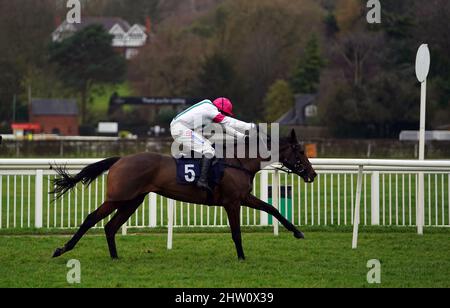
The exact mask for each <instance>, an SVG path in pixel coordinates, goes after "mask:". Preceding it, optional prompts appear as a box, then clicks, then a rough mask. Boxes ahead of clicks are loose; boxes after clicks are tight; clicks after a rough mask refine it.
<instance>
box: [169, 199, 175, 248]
mask: <svg viewBox="0 0 450 308" xmlns="http://www.w3.org/2000/svg"><path fill="white" fill-rule="evenodd" d="M168 203H169V204H168V206H169V209H168V211H167V215H168V216H169V217H168V229H169V231H168V234H167V249H168V250H172V248H173V208H174V201H173V200H172V199H169V201H168Z"/></svg>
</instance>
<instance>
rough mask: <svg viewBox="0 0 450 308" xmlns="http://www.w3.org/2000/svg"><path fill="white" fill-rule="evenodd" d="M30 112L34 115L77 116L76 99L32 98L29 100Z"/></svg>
mask: <svg viewBox="0 0 450 308" xmlns="http://www.w3.org/2000/svg"><path fill="white" fill-rule="evenodd" d="M31 113H32V114H33V115H35V116H36V115H38V116H39V115H60V116H77V115H78V106H77V102H76V100H73V99H72V100H65V99H33V100H32V101H31Z"/></svg>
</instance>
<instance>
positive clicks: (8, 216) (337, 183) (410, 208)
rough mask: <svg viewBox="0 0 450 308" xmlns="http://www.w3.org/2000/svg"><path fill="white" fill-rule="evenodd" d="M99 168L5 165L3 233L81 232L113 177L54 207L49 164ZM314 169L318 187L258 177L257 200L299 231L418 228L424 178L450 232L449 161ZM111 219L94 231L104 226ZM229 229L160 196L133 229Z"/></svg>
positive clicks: (439, 222) (430, 222)
mask: <svg viewBox="0 0 450 308" xmlns="http://www.w3.org/2000/svg"><path fill="white" fill-rule="evenodd" d="M96 161H98V160H85V159H82V160H79V159H77V160H51V159H44V160H35V159H31V160H28V159H24V160H21V159H3V160H0V229H19V228H47V229H70V228H76V227H78V226H79V225H80V224H81V223H82V221H83V220H84V218H85V217H86V216H87V215H88V214H89V213H91V212H92V211H94V210H95V209H96V208H97V207H98V206H100V205H101V204H102V203H103V201H104V200H105V192H106V179H107V175H103V176H101V177H99V178H98V179H97V180H96V181H95V182H94V183H92V185H91V186H89V187H88V188H84V187H82V186H81V185H79V186H77V188H76V189H75V190H74V191H72V192H69V193H67V194H66V195H65V196H64V197H63V198H61V199H60V200H58V201H54V200H53V198H54V195H52V194H50V192H51V191H52V189H53V187H52V180H53V179H54V178H55V177H56V174H55V172H54V171H53V170H50V168H49V164H50V163H52V164H54V163H56V164H61V165H66V166H67V168H68V169H69V170H70V172H71V173H74V174H76V173H78V172H79V171H80V170H81V169H82V168H83V167H84V166H86V165H88V164H91V163H94V162H96ZM312 163H313V165H314V167H315V169H316V171H317V172H318V174H319V176H318V177H317V179H316V181H315V182H314V183H313V184H305V183H304V182H303V181H302V180H301V179H300V178H299V177H298V176H296V175H293V174H287V173H283V172H280V171H278V170H275V169H273V168H272V169H271V168H269V169H267V170H264V171H262V172H260V173H259V174H258V175H257V177H256V179H255V182H254V194H255V195H256V196H257V197H259V198H260V199H262V200H264V201H266V202H269V203H271V204H274V206H276V207H277V208H278V209H279V210H280V211H281V212H282V214H283V215H284V216H285V217H286V218H288V219H289V220H290V221H291V222H293V223H294V224H295V225H298V226H345V225H349V226H351V225H355V224H354V222H355V218H358V217H360V219H359V222H360V224H362V225H382V226H417V225H418V224H417V221H418V219H417V216H418V214H420V213H418V211H417V209H418V206H417V205H418V200H417V192H418V183H419V180H418V179H419V176H420V175H421V174H424V179H425V198H424V199H425V206H424V213H423V221H424V224H425V226H429V227H431V226H433V227H449V226H450V194H449V191H450V161H425V162H419V161H401V160H394V161H391V160H334V159H315V160H312ZM358 184H360V185H358ZM358 200H360V202H358ZM358 204H360V207H358V206H356V205H358ZM172 208H173V213H172ZM169 218H170V219H171V220H173V224H171V223H170V222H169ZM107 220H108V219H105V221H102V222H100V223H99V224H98V225H97V226H96V227H97V228H101V227H103V226H104V224H105V223H106V221H107ZM241 222H242V225H243V226H269V225H273V226H274V228H275V232H277V229H278V224H277V223H274V222H273V221H272V218H271V217H268V215H267V214H265V213H260V212H259V211H255V210H251V209H248V208H245V207H243V208H242V215H241ZM227 225H228V219H227V216H226V213H225V211H224V210H223V209H222V208H218V207H205V206H201V205H195V204H188V203H183V202H178V201H173V200H167V199H166V198H163V197H160V196H157V195H155V194H150V195H149V196H148V197H147V198H146V199H145V201H144V204H143V205H142V206H141V208H140V209H139V210H138V211H137V212H136V214H135V215H133V217H131V218H130V220H129V221H128V223H127V227H128V228H130V227H137V228H146V227H150V228H154V227H166V226H174V227H225V226H227ZM358 225H359V224H358Z"/></svg>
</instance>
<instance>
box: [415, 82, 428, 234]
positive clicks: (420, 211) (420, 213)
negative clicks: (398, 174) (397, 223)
mask: <svg viewBox="0 0 450 308" xmlns="http://www.w3.org/2000/svg"><path fill="white" fill-rule="evenodd" d="M426 93H427V81H426V80H425V81H424V82H422V85H421V95H420V133H419V134H420V135H419V160H421V161H423V160H425V137H426V136H425V132H426V131H425V125H426V111H427V108H426V96H427V94H426ZM424 177H425V175H424V173H423V172H420V173H419V191H418V199H419V200H418V203H419V204H418V208H417V233H418V234H419V235H423V226H424V218H425V215H424V214H425V213H424V212H425V178H424Z"/></svg>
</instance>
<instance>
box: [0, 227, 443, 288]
mask: <svg viewBox="0 0 450 308" xmlns="http://www.w3.org/2000/svg"><path fill="white" fill-rule="evenodd" d="M449 239H450V238H449V232H448V230H441V231H440V232H437V231H434V232H433V234H427V235H425V236H424V237H418V236H417V235H415V234H414V233H413V232H412V231H411V232H409V231H408V232H403V233H362V234H361V235H360V247H359V249H358V250H356V251H355V250H352V249H351V248H350V245H351V233H342V232H310V233H307V240H305V241H298V240H295V239H294V238H293V237H292V236H291V235H290V234H288V233H282V234H281V235H280V237H278V238H275V237H273V235H271V234H270V233H244V235H243V240H244V249H245V251H246V254H247V261H246V262H238V261H237V258H236V253H235V248H234V245H233V243H232V241H231V237H230V235H229V234H228V233H226V234H225V233H217V234H209V233H205V234H186V233H183V234H180V233H179V232H176V233H175V238H174V249H173V250H172V251H167V250H166V248H165V245H166V236H165V235H163V234H147V235H142V234H141V235H131V236H126V237H122V236H119V237H118V239H117V242H118V249H119V255H120V256H121V259H120V260H118V261H111V260H110V259H109V256H108V252H107V245H106V241H105V239H104V237H103V236H96V235H90V236H87V237H85V238H84V239H83V240H82V241H81V242H80V244H79V246H78V247H77V248H76V249H75V250H74V251H73V252H71V253H69V254H67V255H65V256H63V257H62V258H60V259H51V258H50V256H51V254H52V252H53V250H54V249H55V247H58V246H60V245H61V244H63V243H64V242H65V241H66V240H67V237H62V236H45V235H40V236H0V264H1V266H0V287H72V286H71V285H69V284H68V283H67V282H66V274H67V271H68V268H67V267H66V264H67V262H68V261H69V260H70V259H78V260H79V261H80V262H81V284H80V285H78V286H76V287H107V288H109V287H155V288H156V287H169V288H170V287H182V288H187V287H209V288H222V287H233V288H234V287H256V288H259V287H450V278H449V277H450V261H449V259H448V256H449V254H450V241H449ZM371 259H378V260H380V261H381V264H382V268H381V279H382V283H381V285H369V284H368V283H367V280H366V277H367V273H368V271H369V269H368V268H367V267H366V265H367V262H368V261H369V260H371Z"/></svg>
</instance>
